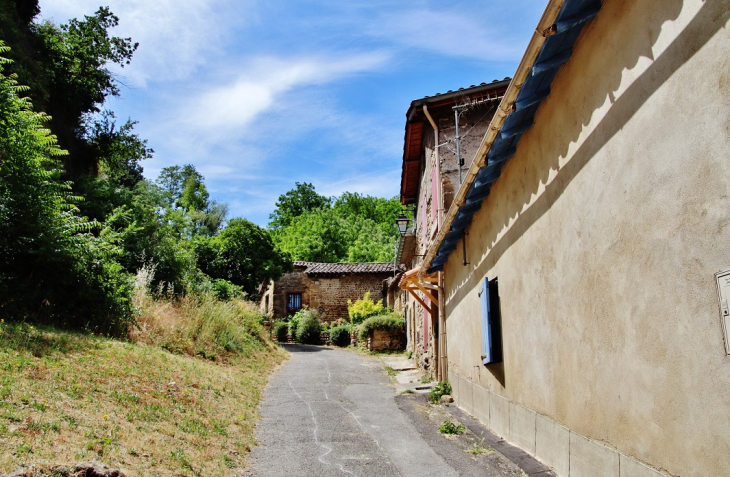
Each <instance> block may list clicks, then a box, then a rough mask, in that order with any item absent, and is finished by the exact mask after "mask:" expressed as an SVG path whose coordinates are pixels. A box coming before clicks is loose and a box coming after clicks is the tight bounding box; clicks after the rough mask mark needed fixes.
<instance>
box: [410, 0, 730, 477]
mask: <svg viewBox="0 0 730 477" xmlns="http://www.w3.org/2000/svg"><path fill="white" fill-rule="evenodd" d="M728 53H730V2H728V1H727V0H707V1H703V0H686V1H680V0H647V1H645V2H631V1H628V0H604V1H601V2H599V1H596V0H551V1H550V2H549V3H548V5H547V7H546V10H545V12H544V14H543V16H542V18H541V20H540V22H539V24H538V26H537V29H536V31H535V33H534V34H533V37H532V39H531V41H530V44H529V46H528V48H527V51H526V53H525V55H524V57H523V59H522V61H521V62H520V65H519V67H518V69H517V71H516V73H515V75H514V79H513V80H512V82H511V83H510V85H509V87H508V88H507V89H506V91H505V92H504V97H503V98H502V99H501V100H500V103H499V106H498V107H497V113H496V114H495V115H494V117H493V118H492V119H491V123H490V125H489V127H488V128H487V129H486V134H484V136H483V138H482V140H481V143H480V145H479V147H478V150H477V152H476V155H475V157H474V160H473V161H472V164H471V165H470V166H469V168H468V171H467V172H466V173H465V175H464V181H463V184H461V186H460V187H457V188H456V189H455V193H454V197H453V199H452V202H451V204H450V206H448V208H446V207H445V209H446V210H445V212H444V217H443V219H440V220H441V221H440V224H439V229H438V230H437V231H436V233H435V235H434V237H433V238H432V239H430V241H427V244H426V246H425V249H424V248H423V247H420V246H418V245H417V246H416V252H415V254H421V253H422V254H424V255H425V257H423V259H422V262H421V263H420V264H419V260H415V261H414V262H413V264H414V265H420V268H418V270H417V271H416V272H415V274H414V275H415V277H417V278H415V279H412V281H416V282H417V283H419V284H421V285H428V284H433V283H435V284H436V289H435V290H433V291H432V292H431V293H433V294H434V295H437V296H438V297H439V302H438V305H439V307H440V309H441V310H442V313H443V319H444V321H443V325H445V326H444V327H443V328H445V336H446V337H447V338H448V339H447V340H446V346H445V347H444V348H445V352H444V353H443V355H444V356H447V358H446V360H447V366H446V375H447V376H448V379H449V381H450V382H451V385H452V387H453V393H454V397H455V399H456V403H457V405H459V406H460V407H462V408H463V409H464V410H466V411H467V412H468V413H470V414H472V415H473V416H475V417H477V418H478V419H479V420H481V421H482V422H483V423H484V424H486V425H487V426H488V427H489V428H491V429H492V430H493V431H494V432H495V433H497V434H498V435H500V436H502V437H503V438H504V439H505V440H507V441H510V442H512V443H514V444H516V445H518V446H520V447H521V448H523V449H524V450H525V451H527V452H529V453H531V454H533V455H535V456H536V457H537V458H538V459H540V460H542V461H543V462H545V463H547V464H549V465H550V466H552V467H553V468H554V469H555V470H556V472H557V473H558V474H559V475H561V476H572V477H575V476H597V477H602V476H606V477H628V476H653V477H658V476H663V475H682V476H709V475H713V476H714V475H728V474H729V473H730V471H729V470H728V469H730V393H728V389H730V341H729V340H728V329H729V328H730V326H728V325H729V324H730V323H728V320H729V318H728V316H730V311H728V310H729V307H728V305H727V303H728V299H729V298H730V297H728V296H727V294H728V291H729V290H728V289H729V288H730V280H728V276H730V272H728V271H729V270H730V180H728V177H730V160H728V155H729V154H730V55H728ZM406 143H408V138H406ZM426 167H428V165H426ZM427 183H428V182H427V181H426V184H427ZM423 185H424V182H423V181H422V180H421V181H420V182H419V187H420V189H417V192H418V191H422V189H423V188H424V187H423ZM403 190H404V189H403V187H402V191H403ZM402 197H407V199H406V200H416V201H417V200H419V199H420V197H419V196H418V195H416V196H413V195H406V196H404V195H403V194H402ZM417 205H420V204H417ZM426 209H427V207H426ZM419 210H420V207H418V206H417V207H416V212H418V211H419ZM426 225H428V224H426ZM418 226H419V218H417V219H416V228H417V227H418ZM429 233H430V232H429ZM414 239H415V240H419V231H418V230H416V231H415V233H414ZM412 269H414V270H415V267H412ZM427 290H432V289H429V288H427Z"/></svg>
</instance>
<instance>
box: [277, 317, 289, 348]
mask: <svg viewBox="0 0 730 477" xmlns="http://www.w3.org/2000/svg"><path fill="white" fill-rule="evenodd" d="M274 334H275V335H276V341H278V342H279V343H286V341H287V335H288V334H289V326H288V325H287V323H286V321H284V320H276V321H275V322H274Z"/></svg>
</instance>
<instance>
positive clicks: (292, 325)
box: [289, 308, 309, 336]
mask: <svg viewBox="0 0 730 477" xmlns="http://www.w3.org/2000/svg"><path fill="white" fill-rule="evenodd" d="M308 311H309V310H307V309H305V308H302V309H301V310H299V311H297V312H296V313H295V314H294V316H292V317H291V318H289V334H290V335H292V336H296V335H297V327H299V322H300V321H301V320H302V318H303V317H304V315H305V314H306V313H307V312H308Z"/></svg>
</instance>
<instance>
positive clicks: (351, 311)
mask: <svg viewBox="0 0 730 477" xmlns="http://www.w3.org/2000/svg"><path fill="white" fill-rule="evenodd" d="M384 312H385V309H384V308H383V300H380V301H378V302H377V303H376V302H374V301H373V300H372V298H370V292H365V295H364V296H363V297H362V299H360V300H356V301H355V303H353V302H352V301H350V300H347V314H348V315H349V316H350V323H352V324H353V325H359V324H360V323H362V322H363V321H364V320H365V319H367V318H369V317H371V316H375V315H382V314H383V313H384Z"/></svg>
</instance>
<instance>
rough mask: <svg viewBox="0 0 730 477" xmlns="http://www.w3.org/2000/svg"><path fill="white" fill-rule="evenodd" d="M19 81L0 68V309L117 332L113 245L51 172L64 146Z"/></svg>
mask: <svg viewBox="0 0 730 477" xmlns="http://www.w3.org/2000/svg"><path fill="white" fill-rule="evenodd" d="M7 51H8V48H7V47H5V46H4V45H2V44H0V52H2V53H5V52H7ZM7 63H8V61H7V60H5V59H0V65H6V64H7ZM26 89H27V88H24V87H21V86H18V85H17V81H16V80H15V78H14V77H13V76H10V77H7V76H5V75H4V74H3V73H2V70H0V227H1V228H2V230H3V233H2V234H1V235H0V266H1V268H0V301H1V302H2V303H0V305H1V306H0V314H2V316H4V317H7V319H16V320H17V319H24V318H26V317H28V318H33V319H36V320H39V321H45V322H52V323H55V324H57V325H66V326H75V327H86V328H90V329H93V330H96V331H104V332H120V331H121V330H123V329H124V327H125V326H126V323H128V322H129V320H130V319H131V317H132V315H131V308H130V303H129V295H130V292H131V280H130V279H129V277H128V276H127V275H125V274H124V273H123V270H122V267H121V266H120V265H119V264H118V263H117V262H115V261H114V259H113V257H115V256H117V255H118V254H119V253H120V251H119V249H118V247H117V246H116V245H115V243H114V241H113V240H109V238H108V237H107V236H105V235H104V234H101V235H99V236H94V235H92V234H91V233H90V232H91V230H92V229H93V228H94V227H95V226H96V223H94V222H89V221H87V220H86V219H85V218H83V217H80V216H79V215H78V208H77V207H76V203H78V202H80V201H81V200H82V198H81V197H76V196H73V195H72V194H71V193H70V184H68V183H65V182H61V181H60V180H59V176H60V174H61V172H62V170H61V167H60V164H59V162H58V160H57V157H58V156H60V155H62V154H63V153H64V152H65V151H61V150H60V148H59V147H58V146H57V145H56V138H55V137H54V136H53V135H51V134H50V131H49V130H48V129H46V128H45V124H46V123H47V122H48V119H49V118H48V116H46V115H45V114H43V113H37V112H34V111H33V110H32V107H31V103H30V101H29V100H28V99H27V98H20V97H19V93H20V92H23V91H25V90H26Z"/></svg>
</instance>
